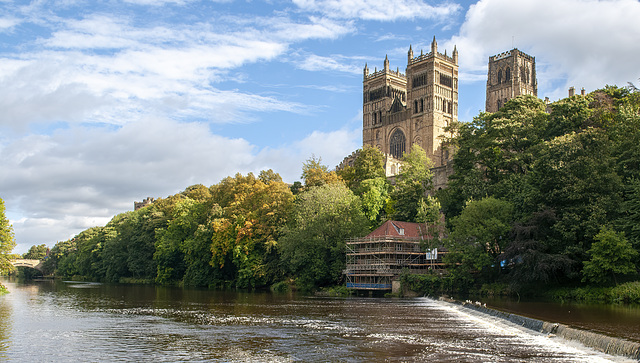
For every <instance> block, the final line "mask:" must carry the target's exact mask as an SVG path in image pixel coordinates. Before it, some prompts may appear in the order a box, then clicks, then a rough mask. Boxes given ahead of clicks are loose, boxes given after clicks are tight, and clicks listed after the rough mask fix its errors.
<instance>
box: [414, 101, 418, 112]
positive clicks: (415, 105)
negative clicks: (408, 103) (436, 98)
mask: <svg viewBox="0 0 640 363" xmlns="http://www.w3.org/2000/svg"><path fill="white" fill-rule="evenodd" d="M413 113H418V100H415V101H413Z"/></svg>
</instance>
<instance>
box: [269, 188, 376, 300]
mask: <svg viewBox="0 0 640 363" xmlns="http://www.w3.org/2000/svg"><path fill="white" fill-rule="evenodd" d="M367 224H368V223H367V219H366V217H365V215H364V213H363V212H362V206H361V202H360V199H359V198H358V197H356V196H355V195H354V194H353V193H352V192H351V191H350V190H349V189H347V187H346V186H344V184H342V183H334V184H327V185H323V186H320V187H314V188H311V189H309V190H308V191H306V192H304V193H302V194H299V195H298V197H297V198H296V201H295V204H294V207H293V210H292V213H291V216H290V219H289V221H288V223H287V225H286V226H285V228H284V231H283V235H282V237H281V238H280V240H279V241H278V242H279V243H278V246H279V251H280V253H281V255H282V261H283V263H284V266H287V268H288V271H289V273H290V275H291V276H292V277H296V278H297V280H296V284H297V285H298V287H299V288H301V289H304V290H312V289H315V288H317V287H321V286H329V285H336V284H339V283H340V281H341V279H342V271H343V270H344V267H345V253H346V251H345V248H346V247H345V246H346V243H345V240H346V239H347V238H350V237H360V236H362V235H364V234H366V232H367V230H368V228H367Z"/></svg>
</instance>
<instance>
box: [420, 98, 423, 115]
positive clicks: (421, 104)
mask: <svg viewBox="0 0 640 363" xmlns="http://www.w3.org/2000/svg"><path fill="white" fill-rule="evenodd" d="M422 111H424V99H423V98H421V99H420V112H422Z"/></svg>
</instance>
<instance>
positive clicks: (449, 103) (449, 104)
mask: <svg viewBox="0 0 640 363" xmlns="http://www.w3.org/2000/svg"><path fill="white" fill-rule="evenodd" d="M447 107H448V110H447V111H448V113H451V102H448V104H447Z"/></svg>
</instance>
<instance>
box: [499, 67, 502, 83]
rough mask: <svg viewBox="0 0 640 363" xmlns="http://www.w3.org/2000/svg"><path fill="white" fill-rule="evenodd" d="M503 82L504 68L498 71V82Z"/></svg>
mask: <svg viewBox="0 0 640 363" xmlns="http://www.w3.org/2000/svg"><path fill="white" fill-rule="evenodd" d="M500 83H502V69H501V70H499V71H498V84H500Z"/></svg>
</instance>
